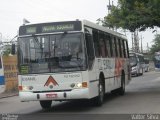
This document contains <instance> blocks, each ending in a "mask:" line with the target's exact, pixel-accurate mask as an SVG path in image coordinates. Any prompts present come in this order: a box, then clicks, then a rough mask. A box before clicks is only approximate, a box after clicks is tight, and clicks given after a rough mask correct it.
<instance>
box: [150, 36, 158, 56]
mask: <svg viewBox="0 0 160 120" xmlns="http://www.w3.org/2000/svg"><path fill="white" fill-rule="evenodd" d="M158 51H160V34H156V35H155V38H154V39H153V45H152V47H151V48H150V52H151V53H155V52H158Z"/></svg>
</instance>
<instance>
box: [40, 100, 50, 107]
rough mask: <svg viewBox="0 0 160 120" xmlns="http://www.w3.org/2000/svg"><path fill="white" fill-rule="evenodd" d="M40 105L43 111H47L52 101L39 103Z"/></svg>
mask: <svg viewBox="0 0 160 120" xmlns="http://www.w3.org/2000/svg"><path fill="white" fill-rule="evenodd" d="M40 105H41V107H42V108H43V109H49V108H51V105H52V101H51V100H44V101H40Z"/></svg>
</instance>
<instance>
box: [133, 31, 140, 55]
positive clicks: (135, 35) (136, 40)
mask: <svg viewBox="0 0 160 120" xmlns="http://www.w3.org/2000/svg"><path fill="white" fill-rule="evenodd" d="M132 47H133V48H132V49H133V51H134V52H140V50H139V37H138V31H137V30H136V31H135V32H134V33H133V34H132Z"/></svg>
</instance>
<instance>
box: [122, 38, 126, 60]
mask: <svg viewBox="0 0 160 120" xmlns="http://www.w3.org/2000/svg"><path fill="white" fill-rule="evenodd" d="M122 45H123V55H124V58H126V50H125V41H124V40H122Z"/></svg>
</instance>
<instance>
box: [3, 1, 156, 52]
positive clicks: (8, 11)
mask: <svg viewBox="0 0 160 120" xmlns="http://www.w3.org/2000/svg"><path fill="white" fill-rule="evenodd" d="M113 1H114V2H113V3H114V5H116V4H117V3H116V1H117V0H113ZM108 3H109V0H1V3H0V39H1V35H2V40H3V41H9V40H10V39H12V38H13V37H14V36H16V35H17V33H18V28H19V26H20V25H22V24H23V19H24V18H25V19H27V20H28V21H30V22H31V23H44V22H54V21H64V20H76V19H80V20H81V19H86V20H89V21H91V22H94V23H96V20H97V19H98V18H103V17H104V16H106V15H107V13H108V10H107V5H108ZM152 31H153V30H147V31H146V32H143V33H139V34H140V35H142V38H143V39H142V40H143V47H144V49H145V48H146V46H147V43H148V44H149V46H151V44H152V39H153V38H154V34H155V33H152ZM122 33H123V32H122ZM123 34H124V33H123ZM126 35H127V38H128V41H129V47H131V36H130V33H129V32H127V34H126Z"/></svg>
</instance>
